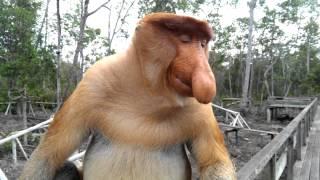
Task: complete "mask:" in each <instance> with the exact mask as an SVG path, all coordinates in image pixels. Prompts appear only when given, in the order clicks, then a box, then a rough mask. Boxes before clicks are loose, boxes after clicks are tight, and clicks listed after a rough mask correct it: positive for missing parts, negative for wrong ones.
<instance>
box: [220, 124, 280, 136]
mask: <svg viewBox="0 0 320 180" xmlns="http://www.w3.org/2000/svg"><path fill="white" fill-rule="evenodd" d="M219 126H222V127H227V128H233V129H238V130H242V131H249V132H254V133H263V134H268V135H278V134H279V133H278V132H275V131H264V130H259V129H247V128H243V127H240V126H230V125H228V124H223V123H219Z"/></svg>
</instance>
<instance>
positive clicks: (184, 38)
mask: <svg viewBox="0 0 320 180" xmlns="http://www.w3.org/2000/svg"><path fill="white" fill-rule="evenodd" d="M179 40H180V41H181V42H183V43H188V42H191V41H192V38H191V36H189V35H187V34H182V35H180V36H179Z"/></svg>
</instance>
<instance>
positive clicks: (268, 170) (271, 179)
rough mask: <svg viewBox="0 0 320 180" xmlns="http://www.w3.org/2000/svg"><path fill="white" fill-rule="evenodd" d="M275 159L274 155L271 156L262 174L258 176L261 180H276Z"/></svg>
mask: <svg viewBox="0 0 320 180" xmlns="http://www.w3.org/2000/svg"><path fill="white" fill-rule="evenodd" d="M276 162H277V158H276V155H273V156H272V158H271V159H270V161H269V162H268V164H267V165H266V166H265V167H264V169H263V170H262V172H261V173H260V175H259V179H260V178H261V180H276V179H277V176H276V175H277V174H276V171H277V169H276V168H277V167H276Z"/></svg>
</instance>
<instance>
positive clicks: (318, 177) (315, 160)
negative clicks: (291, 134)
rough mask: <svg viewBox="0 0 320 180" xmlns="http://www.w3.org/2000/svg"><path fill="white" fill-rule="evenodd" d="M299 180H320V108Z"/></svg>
mask: <svg viewBox="0 0 320 180" xmlns="http://www.w3.org/2000/svg"><path fill="white" fill-rule="evenodd" d="M302 163H303V164H302V168H301V171H300V176H299V178H298V179H301V180H320V107H319V106H318V108H317V112H316V115H315V120H314V122H313V123H312V128H311V131H310V137H309V142H308V144H307V150H306V155H305V157H304V159H303V162H302Z"/></svg>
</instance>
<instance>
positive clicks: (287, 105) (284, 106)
mask: <svg viewBox="0 0 320 180" xmlns="http://www.w3.org/2000/svg"><path fill="white" fill-rule="evenodd" d="M269 107H272V108H301V109H303V108H305V107H306V105H297V104H270V105H269Z"/></svg>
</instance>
